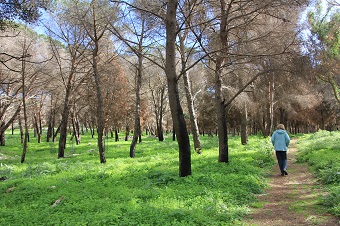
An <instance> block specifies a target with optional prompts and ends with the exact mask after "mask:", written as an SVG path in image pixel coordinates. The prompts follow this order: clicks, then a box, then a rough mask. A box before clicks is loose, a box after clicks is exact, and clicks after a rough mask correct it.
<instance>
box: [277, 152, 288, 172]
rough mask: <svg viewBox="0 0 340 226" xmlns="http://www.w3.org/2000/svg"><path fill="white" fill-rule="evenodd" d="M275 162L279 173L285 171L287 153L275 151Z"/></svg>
mask: <svg viewBox="0 0 340 226" xmlns="http://www.w3.org/2000/svg"><path fill="white" fill-rule="evenodd" d="M275 153H276V158H277V162H278V163H279V167H280V171H281V173H283V170H285V169H287V152H286V151H275Z"/></svg>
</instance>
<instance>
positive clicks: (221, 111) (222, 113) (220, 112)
mask: <svg viewBox="0 0 340 226" xmlns="http://www.w3.org/2000/svg"><path fill="white" fill-rule="evenodd" d="M222 62H223V59H219V60H218V61H217V63H216V70H215V99H216V113H217V125H218V126H217V134H218V144H219V154H218V161H219V162H225V163H227V162H228V161H229V153H228V131H227V119H226V109H225V105H224V98H223V93H222V67H221V66H222Z"/></svg>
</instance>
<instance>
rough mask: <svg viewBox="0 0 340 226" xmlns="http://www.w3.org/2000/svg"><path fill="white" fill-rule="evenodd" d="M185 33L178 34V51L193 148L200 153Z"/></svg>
mask: <svg viewBox="0 0 340 226" xmlns="http://www.w3.org/2000/svg"><path fill="white" fill-rule="evenodd" d="M186 36H187V34H185V33H184V34H183V35H182V36H180V38H179V40H180V52H181V64H182V73H181V74H182V76H183V81H184V88H185V96H186V99H187V105H188V111H189V119H190V125H191V129H192V138H193V141H194V149H195V151H196V152H197V153H199V154H201V150H202V147H201V141H200V135H199V130H198V125H197V119H196V114H195V109H194V100H193V97H192V90H191V85H190V80H189V75H188V73H187V71H186V51H185V43H184V41H185V39H186Z"/></svg>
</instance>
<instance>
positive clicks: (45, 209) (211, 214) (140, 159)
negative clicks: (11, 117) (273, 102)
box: [0, 134, 274, 225]
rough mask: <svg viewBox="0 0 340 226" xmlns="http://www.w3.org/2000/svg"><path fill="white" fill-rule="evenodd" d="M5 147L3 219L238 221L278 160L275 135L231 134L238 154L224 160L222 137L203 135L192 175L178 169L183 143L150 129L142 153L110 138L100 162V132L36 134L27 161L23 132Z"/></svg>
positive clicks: (0, 153)
mask: <svg viewBox="0 0 340 226" xmlns="http://www.w3.org/2000/svg"><path fill="white" fill-rule="evenodd" d="M6 138H7V140H6V146H1V147H0V161H1V163H0V177H2V178H3V179H5V180H2V181H1V182H0V216H1V217H0V225H232V224H238V223H240V220H241V219H242V218H243V217H244V216H245V214H247V213H248V210H249V209H248V207H249V205H252V203H254V202H256V198H255V194H259V193H261V192H262V190H263V188H264V187H265V180H264V175H265V173H266V172H267V171H268V169H269V168H270V166H272V165H273V163H274V162H273V158H272V153H271V150H272V149H271V144H270V143H269V140H268V138H267V139H264V138H261V137H257V136H253V137H250V138H249V139H250V140H249V144H248V145H241V144H240V138H239V137H233V138H230V141H229V143H230V162H229V163H228V164H225V163H218V162H217V157H218V147H217V145H218V139H217V137H207V136H202V137H201V141H202V146H203V153H202V154H201V155H198V154H196V153H195V152H193V153H192V172H193V174H192V176H188V177H179V175H178V147H177V142H174V141H172V140H171V139H170V138H171V136H170V135H169V137H168V138H166V139H165V141H164V142H158V141H157V139H156V138H154V137H150V136H144V137H143V142H142V143H140V144H138V145H137V149H136V157H135V158H130V157H129V145H130V141H119V142H114V141H113V139H111V138H109V139H106V140H105V147H106V150H107V151H106V153H105V154H106V157H107V163H106V164H100V163H99V156H98V153H97V151H96V145H95V144H96V139H95V138H91V136H90V135H85V136H82V143H81V145H75V144H73V143H72V141H68V144H67V149H66V157H65V158H62V159H57V145H58V144H57V143H46V142H43V143H41V144H38V143H37V142H36V140H35V138H31V141H30V143H29V149H28V152H27V158H26V162H25V163H24V164H21V163H20V155H21V150H22V148H21V144H20V139H19V135H18V134H14V135H11V134H6Z"/></svg>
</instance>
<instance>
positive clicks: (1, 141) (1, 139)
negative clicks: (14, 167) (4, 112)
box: [0, 121, 6, 146]
mask: <svg viewBox="0 0 340 226" xmlns="http://www.w3.org/2000/svg"><path fill="white" fill-rule="evenodd" d="M4 126H5V122H4V121H2V122H1V128H2V127H4ZM5 131H6V130H2V129H1V130H0V146H5V145H6V138H5Z"/></svg>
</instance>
